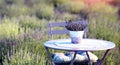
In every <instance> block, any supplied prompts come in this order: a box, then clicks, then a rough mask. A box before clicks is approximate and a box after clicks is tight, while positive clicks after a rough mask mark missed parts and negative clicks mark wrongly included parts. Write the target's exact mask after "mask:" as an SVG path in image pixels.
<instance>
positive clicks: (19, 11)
mask: <svg viewBox="0 0 120 65" xmlns="http://www.w3.org/2000/svg"><path fill="white" fill-rule="evenodd" d="M70 19H71V20H77V19H86V20H88V28H89V31H88V34H87V35H88V36H87V37H88V38H97V39H103V40H108V41H112V42H114V43H115V44H116V47H115V48H114V49H112V50H111V51H110V52H109V54H108V56H107V57H106V58H105V61H104V63H103V65H119V64H120V61H119V60H120V56H119V54H120V0H0V65H45V64H46V62H47V65H49V60H48V58H47V55H46V51H45V49H44V46H43V43H44V42H45V41H47V40H49V37H48V35H47V30H48V27H47V24H48V22H61V21H66V20H70ZM64 37H67V36H66V35H65V36H64ZM102 52H104V51H101V52H99V53H96V54H102Z"/></svg>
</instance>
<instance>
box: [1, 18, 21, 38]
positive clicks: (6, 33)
mask: <svg viewBox="0 0 120 65" xmlns="http://www.w3.org/2000/svg"><path fill="white" fill-rule="evenodd" d="M11 22H12V23H11ZM21 33H23V30H22V28H20V26H19V24H18V22H17V20H14V19H6V18H5V19H3V20H2V22H1V24H0V36H1V39H2V37H6V38H11V36H18V34H21Z"/></svg>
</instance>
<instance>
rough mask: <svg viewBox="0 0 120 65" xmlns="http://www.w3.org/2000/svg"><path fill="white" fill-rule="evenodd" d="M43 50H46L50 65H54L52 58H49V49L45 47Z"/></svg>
mask: <svg viewBox="0 0 120 65" xmlns="http://www.w3.org/2000/svg"><path fill="white" fill-rule="evenodd" d="M45 49H46V51H47V55H48V58H49V59H50V61H51V64H52V65H55V64H54V62H53V60H52V57H51V55H50V52H49V49H48V48H47V47H45Z"/></svg>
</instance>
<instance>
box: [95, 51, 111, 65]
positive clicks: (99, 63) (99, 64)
mask: <svg viewBox="0 0 120 65" xmlns="http://www.w3.org/2000/svg"><path fill="white" fill-rule="evenodd" d="M108 51H110V49H108V50H106V52H105V53H104V55H103V57H102V59H100V60H99V61H98V62H97V64H96V65H101V64H102V62H103V61H104V59H105V57H106V55H107V54H108Z"/></svg>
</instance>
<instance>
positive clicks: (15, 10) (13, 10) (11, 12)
mask: <svg viewBox="0 0 120 65" xmlns="http://www.w3.org/2000/svg"><path fill="white" fill-rule="evenodd" d="M30 12H31V11H30V8H28V7H26V6H23V5H10V6H7V16H9V17H18V16H20V15H29V14H30Z"/></svg>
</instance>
